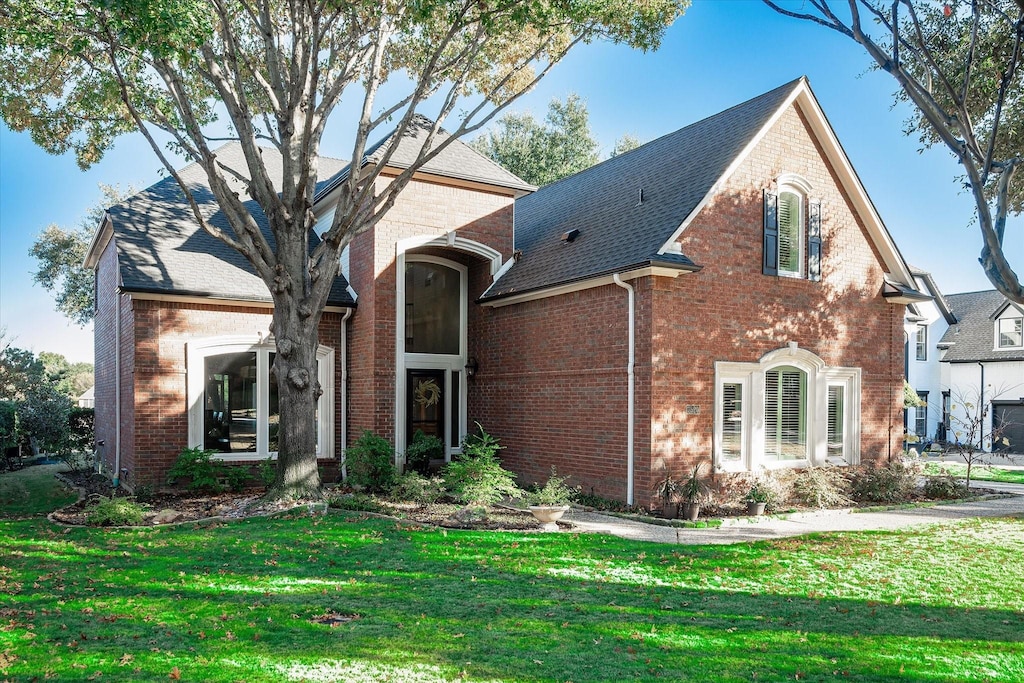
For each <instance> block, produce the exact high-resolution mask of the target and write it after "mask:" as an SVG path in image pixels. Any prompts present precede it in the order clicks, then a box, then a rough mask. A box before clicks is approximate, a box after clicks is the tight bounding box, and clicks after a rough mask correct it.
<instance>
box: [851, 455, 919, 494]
mask: <svg viewBox="0 0 1024 683" xmlns="http://www.w3.org/2000/svg"><path fill="white" fill-rule="evenodd" d="M918 470H919V468H918V467H916V466H914V465H908V464H906V463H904V462H902V461H900V460H894V461H892V462H890V463H889V464H888V465H885V466H884V467H879V466H878V465H876V464H874V463H872V464H870V465H867V466H865V467H862V468H860V469H859V470H856V471H854V472H853V473H852V476H851V479H850V494H851V495H852V496H853V499H854V500H856V501H858V502H867V503H902V502H905V501H907V500H909V499H910V496H911V494H912V493H913V492H914V490H915V489H916V488H917V475H918V473H919V472H918Z"/></svg>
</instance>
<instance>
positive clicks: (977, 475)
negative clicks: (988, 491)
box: [924, 462, 1024, 484]
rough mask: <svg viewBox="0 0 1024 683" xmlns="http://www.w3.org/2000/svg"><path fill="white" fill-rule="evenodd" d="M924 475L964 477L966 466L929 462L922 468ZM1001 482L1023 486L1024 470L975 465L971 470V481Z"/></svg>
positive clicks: (953, 463)
mask: <svg viewBox="0 0 1024 683" xmlns="http://www.w3.org/2000/svg"><path fill="white" fill-rule="evenodd" d="M924 473H925V474H943V473H948V474H951V475H952V476H954V477H966V476H967V465H962V464H960V463H955V462H930V463H927V464H925V466H924ZM975 479H977V480H978V481H1001V482H1007V483H1010V484H1024V470H1011V469H1006V468H1004V467H996V466H992V467H989V466H987V465H975V466H974V467H972V468H971V480H972V481H973V480H975Z"/></svg>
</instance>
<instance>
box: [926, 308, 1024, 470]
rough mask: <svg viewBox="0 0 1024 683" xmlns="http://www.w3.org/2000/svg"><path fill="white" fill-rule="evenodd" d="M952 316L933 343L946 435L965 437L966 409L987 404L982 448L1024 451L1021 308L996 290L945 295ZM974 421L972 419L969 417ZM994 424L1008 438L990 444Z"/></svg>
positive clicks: (973, 410)
mask: <svg viewBox="0 0 1024 683" xmlns="http://www.w3.org/2000/svg"><path fill="white" fill-rule="evenodd" d="M946 300H947V301H948V302H949V308H950V310H951V312H952V314H953V316H954V317H955V319H956V322H955V323H954V324H952V325H950V327H949V329H948V330H946V332H945V334H944V335H943V336H942V338H941V339H940V340H939V342H938V349H939V352H940V354H941V357H940V359H939V361H940V365H941V373H942V386H943V390H944V394H943V395H944V396H948V397H949V398H948V399H945V400H946V401H947V402H946V403H945V404H943V405H944V406H945V407H944V408H942V409H941V410H942V412H940V417H942V418H944V419H945V420H946V421H947V424H948V425H949V427H948V431H949V435H948V438H949V440H950V441H955V440H957V435H956V432H958V431H959V432H961V437H962V438H963V439H966V436H964V434H963V433H964V432H965V427H964V424H965V422H967V421H968V420H969V418H968V411H969V412H970V413H972V414H976V413H977V407H978V406H988V404H991V410H988V413H987V415H986V416H985V418H984V425H983V427H982V430H981V435H982V437H983V442H982V443H981V445H982V447H984V449H985V450H990V449H993V450H1004V451H1010V452H1014V453H1024V308H1022V307H1021V306H1019V305H1018V304H1015V303H1012V302H1010V301H1009V300H1007V299H1006V297H1005V296H1003V295H1002V294H1000V293H999V292H997V291H995V290H988V291H983V292H968V293H964V294H950V295H948V296H947V297H946ZM974 419H975V420H976V419H977V418H974ZM993 427H995V429H996V431H997V432H998V433H999V435H1000V436H1002V437H1005V438H1006V439H1007V441H1008V442H1009V443H1002V442H1001V440H997V441H996V443H995V444H994V448H993V444H992V443H991V437H990V435H991V434H992V430H993Z"/></svg>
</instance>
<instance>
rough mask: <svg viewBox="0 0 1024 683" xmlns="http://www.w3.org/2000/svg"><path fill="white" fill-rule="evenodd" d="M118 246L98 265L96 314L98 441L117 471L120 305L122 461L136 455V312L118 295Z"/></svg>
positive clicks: (108, 465)
mask: <svg viewBox="0 0 1024 683" xmlns="http://www.w3.org/2000/svg"><path fill="white" fill-rule="evenodd" d="M119 282H120V279H119V277H118V272H117V249H116V245H115V241H114V240H113V239H111V240H110V242H108V243H107V246H106V248H104V250H103V253H102V255H101V256H100V259H99V263H98V266H97V269H96V318H95V323H94V329H95V330H96V332H95V334H94V337H93V344H94V354H95V359H94V365H95V371H94V372H95V381H96V403H95V405H96V441H97V443H98V442H100V441H102V442H103V445H101V446H100V445H98V446H97V448H98V451H99V453H100V457H101V458H102V460H103V463H104V467H105V469H106V471H108V472H110V473H111V474H113V472H114V467H115V460H116V449H117V429H116V422H117V413H116V411H117V407H116V406H117V401H116V386H117V385H116V379H115V378H116V370H115V368H116V364H117V359H116V348H117V333H116V321H117V307H118V306H120V308H121V358H120V360H121V368H120V369H121V465H122V467H125V466H128V465H126V464H125V463H131V462H132V458H133V451H132V439H133V435H134V423H133V410H134V397H133V395H132V391H131V377H132V375H131V366H132V360H133V357H134V351H133V343H132V341H133V338H134V337H133V331H132V325H133V314H132V307H131V302H130V301H129V300H128V298H127V297H124V296H121V295H118V293H117V287H118V284H119Z"/></svg>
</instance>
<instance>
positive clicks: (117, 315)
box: [113, 290, 121, 489]
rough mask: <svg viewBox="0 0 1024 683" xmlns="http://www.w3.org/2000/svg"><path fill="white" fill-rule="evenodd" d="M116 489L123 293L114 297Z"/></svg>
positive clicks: (116, 477)
mask: <svg viewBox="0 0 1024 683" xmlns="http://www.w3.org/2000/svg"><path fill="white" fill-rule="evenodd" d="M114 302H115V306H114V481H113V484H114V488H115V489H116V488H117V487H118V486H120V484H121V293H120V292H118V291H116V290H115V296H114Z"/></svg>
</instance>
